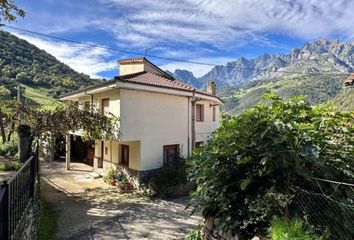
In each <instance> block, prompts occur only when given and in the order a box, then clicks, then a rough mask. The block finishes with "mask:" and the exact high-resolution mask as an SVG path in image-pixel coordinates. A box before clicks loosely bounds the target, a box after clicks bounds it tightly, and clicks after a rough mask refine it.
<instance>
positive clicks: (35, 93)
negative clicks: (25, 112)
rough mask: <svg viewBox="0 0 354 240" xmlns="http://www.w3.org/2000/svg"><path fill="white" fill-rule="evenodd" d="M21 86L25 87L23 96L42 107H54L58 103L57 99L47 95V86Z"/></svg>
mask: <svg viewBox="0 0 354 240" xmlns="http://www.w3.org/2000/svg"><path fill="white" fill-rule="evenodd" d="M22 86H23V87H25V92H24V94H23V96H24V97H25V98H27V99H30V100H31V101H32V102H34V103H36V104H38V105H40V106H41V107H42V108H43V109H49V110H50V109H54V108H55V107H56V106H58V105H59V104H60V102H59V101H58V100H56V99H54V98H53V97H51V96H50V95H49V90H50V89H48V88H43V87H29V86H25V85H22Z"/></svg>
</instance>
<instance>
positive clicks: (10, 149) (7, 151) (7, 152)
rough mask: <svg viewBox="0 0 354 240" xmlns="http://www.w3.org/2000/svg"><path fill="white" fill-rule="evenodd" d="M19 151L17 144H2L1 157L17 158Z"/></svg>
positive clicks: (0, 145) (0, 147) (11, 142)
mask: <svg viewBox="0 0 354 240" xmlns="http://www.w3.org/2000/svg"><path fill="white" fill-rule="evenodd" d="M17 151H18V146H17V143H16V142H13V141H10V142H6V143H0V156H15V155H16V153H17Z"/></svg>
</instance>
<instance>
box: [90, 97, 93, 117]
mask: <svg viewBox="0 0 354 240" xmlns="http://www.w3.org/2000/svg"><path fill="white" fill-rule="evenodd" d="M90 96H91V113H93V94H90Z"/></svg>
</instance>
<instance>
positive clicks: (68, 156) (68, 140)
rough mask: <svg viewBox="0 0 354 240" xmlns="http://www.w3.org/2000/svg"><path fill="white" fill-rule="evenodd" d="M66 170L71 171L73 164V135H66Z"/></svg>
mask: <svg viewBox="0 0 354 240" xmlns="http://www.w3.org/2000/svg"><path fill="white" fill-rule="evenodd" d="M65 159H66V170H70V162H71V135H70V134H67V135H66V154H65Z"/></svg>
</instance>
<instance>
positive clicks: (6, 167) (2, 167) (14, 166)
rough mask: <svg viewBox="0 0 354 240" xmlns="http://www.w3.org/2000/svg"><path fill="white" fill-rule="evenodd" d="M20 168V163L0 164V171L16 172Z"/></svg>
mask: <svg viewBox="0 0 354 240" xmlns="http://www.w3.org/2000/svg"><path fill="white" fill-rule="evenodd" d="M21 167H22V164H21V163H18V162H15V163H12V162H10V163H1V164H0V171H17V170H19V169H20V168H21Z"/></svg>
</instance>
